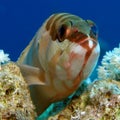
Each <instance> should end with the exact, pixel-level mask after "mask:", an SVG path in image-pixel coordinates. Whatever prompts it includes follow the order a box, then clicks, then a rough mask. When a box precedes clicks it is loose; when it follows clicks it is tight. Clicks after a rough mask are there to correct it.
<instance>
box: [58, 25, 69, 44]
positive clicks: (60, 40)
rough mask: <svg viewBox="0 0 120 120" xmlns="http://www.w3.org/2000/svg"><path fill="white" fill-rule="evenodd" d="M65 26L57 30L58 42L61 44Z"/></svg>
mask: <svg viewBox="0 0 120 120" xmlns="http://www.w3.org/2000/svg"><path fill="white" fill-rule="evenodd" d="M66 29H67V26H66V25H64V24H63V25H61V26H60V28H59V29H58V41H59V42H62V41H63V40H64V37H65V33H66Z"/></svg>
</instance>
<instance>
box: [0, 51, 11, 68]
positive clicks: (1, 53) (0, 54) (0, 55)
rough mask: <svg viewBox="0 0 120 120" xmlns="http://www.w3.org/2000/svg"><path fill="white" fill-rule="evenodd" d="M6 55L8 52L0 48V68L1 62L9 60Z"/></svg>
mask: <svg viewBox="0 0 120 120" xmlns="http://www.w3.org/2000/svg"><path fill="white" fill-rule="evenodd" d="M8 56H9V54H5V53H4V51H3V50H0V69H1V64H3V63H5V62H8V61H9V60H10V58H9V57H8Z"/></svg>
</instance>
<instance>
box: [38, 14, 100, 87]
mask: <svg viewBox="0 0 120 120" xmlns="http://www.w3.org/2000/svg"><path fill="white" fill-rule="evenodd" d="M97 38H98V31H97V27H96V25H95V23H94V22H93V21H91V20H83V19H82V18H80V17H78V16H75V15H72V14H68V13H62V14H54V15H52V16H51V17H50V18H49V19H48V20H47V21H46V22H45V24H44V29H43V33H42V34H41V39H40V41H39V61H40V64H41V65H42V68H43V69H44V71H46V72H47V73H48V74H49V75H50V77H49V78H52V79H55V80H57V81H58V80H62V81H64V80H65V81H67V83H69V82H68V81H72V80H73V81H72V82H70V84H73V83H75V82H74V80H75V79H76V78H77V77H79V83H80V81H81V80H83V79H86V78H87V77H88V76H89V75H90V73H91V72H92V71H93V69H94V67H95V65H96V63H97V60H98V57H99V53H100V47H99V43H98V40H97ZM79 83H76V84H78V85H79Z"/></svg>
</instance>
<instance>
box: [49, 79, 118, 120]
mask: <svg viewBox="0 0 120 120" xmlns="http://www.w3.org/2000/svg"><path fill="white" fill-rule="evenodd" d="M48 120H120V82H118V81H115V80H98V81H95V82H94V83H93V84H91V85H90V86H89V87H88V88H87V90H86V91H85V92H84V93H83V94H82V95H80V96H79V97H78V96H74V98H73V100H72V102H71V103H70V104H69V105H68V106H67V107H66V108H65V109H64V110H63V111H61V112H60V113H58V114H57V115H55V116H51V117H49V119H48Z"/></svg>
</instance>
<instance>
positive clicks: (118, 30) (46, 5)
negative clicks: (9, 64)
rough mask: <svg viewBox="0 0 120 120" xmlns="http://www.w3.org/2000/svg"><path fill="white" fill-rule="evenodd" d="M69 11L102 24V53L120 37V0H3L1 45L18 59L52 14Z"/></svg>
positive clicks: (114, 44)
mask: <svg viewBox="0 0 120 120" xmlns="http://www.w3.org/2000/svg"><path fill="white" fill-rule="evenodd" d="M56 12H68V13H73V14H76V15H78V16H81V17H82V18H84V19H91V20H93V21H95V22H96V24H97V25H98V27H99V41H100V44H101V49H102V52H101V55H102V54H104V51H106V50H111V49H113V47H115V46H118V43H119V41H120V38H119V35H120V1H119V0H99V1H97V0H69V1H68V0H0V49H3V50H5V52H7V53H9V54H10V58H11V60H13V61H16V60H17V58H18V56H19V54H20V53H21V51H22V50H23V49H24V48H25V47H26V46H27V44H28V43H29V41H30V40H31V39H32V37H33V36H34V34H35V33H36V31H37V30H38V28H39V27H40V26H41V24H42V23H43V22H44V20H45V19H46V18H48V16H50V15H51V14H52V13H56Z"/></svg>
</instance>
